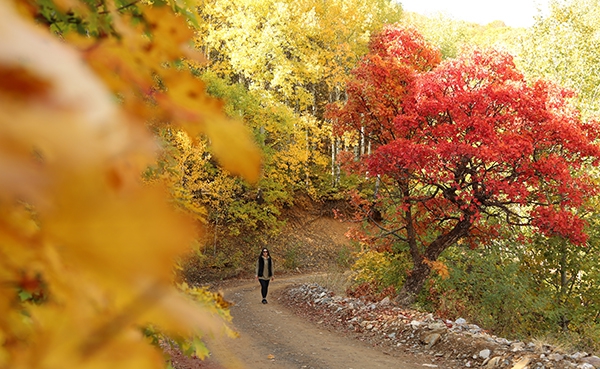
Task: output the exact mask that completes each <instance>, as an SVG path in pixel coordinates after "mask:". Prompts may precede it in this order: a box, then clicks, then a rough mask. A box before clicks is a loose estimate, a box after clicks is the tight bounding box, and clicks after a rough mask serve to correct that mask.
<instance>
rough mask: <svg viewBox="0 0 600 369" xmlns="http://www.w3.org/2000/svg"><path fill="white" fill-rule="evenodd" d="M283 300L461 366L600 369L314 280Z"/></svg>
mask: <svg viewBox="0 0 600 369" xmlns="http://www.w3.org/2000/svg"><path fill="white" fill-rule="evenodd" d="M284 299H285V300H286V302H287V303H288V304H290V305H291V306H296V307H297V308H299V310H304V311H305V310H306V309H311V316H313V317H317V318H316V319H317V320H318V323H319V324H327V325H330V326H333V327H336V328H338V329H343V330H345V331H347V332H351V333H354V334H355V336H356V338H358V339H360V340H363V341H367V342H369V343H371V344H373V345H377V346H381V347H385V348H387V349H389V350H404V351H408V352H410V353H412V354H417V355H429V356H430V357H431V358H432V360H433V362H435V358H439V360H440V362H441V361H442V360H443V362H444V363H448V362H452V363H454V364H455V365H453V366H455V367H457V368H474V367H483V368H489V369H492V368H498V369H504V368H525V367H527V368H530V369H563V368H573V369H598V368H600V358H599V357H597V356H594V355H591V354H588V353H586V352H576V353H573V354H566V353H564V352H561V351H560V350H559V348H557V347H553V346H551V345H547V344H541V343H532V342H530V343H526V342H521V341H510V340H507V339H505V338H499V337H496V336H494V335H491V334H489V333H488V332H486V331H485V330H483V329H482V328H480V327H478V326H477V325H475V324H469V323H468V322H467V321H466V320H465V319H462V318H461V319H457V320H456V321H451V320H443V319H439V318H436V317H434V316H433V315H432V314H427V313H423V312H419V311H414V310H409V309H405V308H402V307H399V306H396V305H395V304H394V303H393V301H391V300H390V299H389V298H385V299H383V300H381V301H379V302H376V303H371V302H367V301H364V300H362V299H358V298H349V297H342V296H336V295H335V294H334V293H333V292H331V291H329V290H327V289H325V288H323V287H321V286H320V285H318V284H315V283H313V284H303V285H300V286H296V287H293V288H291V289H288V290H287V291H286V292H285V294H284ZM434 366H435V365H434Z"/></svg>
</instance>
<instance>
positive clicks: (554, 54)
mask: <svg viewBox="0 0 600 369" xmlns="http://www.w3.org/2000/svg"><path fill="white" fill-rule="evenodd" d="M599 5H600V2H599V1H598V0H593V1H582V0H571V1H564V2H562V1H561V2H559V1H552V2H551V3H550V13H549V14H548V15H547V16H545V17H542V18H540V19H538V21H537V22H536V23H535V24H534V25H533V27H532V28H531V29H530V30H528V32H527V34H526V35H525V37H523V41H522V45H521V47H520V50H519V65H520V66H521V67H522V69H523V71H524V73H525V74H526V75H527V76H531V77H533V78H545V79H550V80H553V81H556V82H557V83H559V84H560V85H562V86H566V87H569V88H572V89H573V90H575V91H577V93H578V96H577V103H578V107H579V109H580V110H581V111H582V113H583V114H584V115H586V116H589V115H597V114H598V113H599V112H600V103H599V101H600V100H599V99H598V96H599V94H600V88H599V87H598V86H600V80H599V77H598V76H599V75H600V73H599V68H600V65H599V63H598V60H599V58H600V51H599V50H600V38H599V36H598V34H599V31H600V10H599V9H600V7H599Z"/></svg>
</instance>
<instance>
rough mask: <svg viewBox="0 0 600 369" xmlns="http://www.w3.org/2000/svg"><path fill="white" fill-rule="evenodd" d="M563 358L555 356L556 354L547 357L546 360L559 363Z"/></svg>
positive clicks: (558, 355) (559, 355)
mask: <svg viewBox="0 0 600 369" xmlns="http://www.w3.org/2000/svg"><path fill="white" fill-rule="evenodd" d="M564 358H565V357H564V356H563V355H561V354H556V353H554V354H550V355H548V359H549V360H552V361H561V360H563V359H564Z"/></svg>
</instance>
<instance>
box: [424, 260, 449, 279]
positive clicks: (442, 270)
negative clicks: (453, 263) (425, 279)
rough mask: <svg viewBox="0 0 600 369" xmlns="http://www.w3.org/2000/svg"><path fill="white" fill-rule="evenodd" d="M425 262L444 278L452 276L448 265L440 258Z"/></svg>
mask: <svg viewBox="0 0 600 369" xmlns="http://www.w3.org/2000/svg"><path fill="white" fill-rule="evenodd" d="M424 263H425V264H427V265H428V266H429V267H430V268H431V270H432V271H434V272H436V273H437V274H438V275H439V276H440V277H441V278H442V279H448V278H449V277H450V272H449V271H448V266H447V265H446V264H444V262H442V261H439V260H435V261H431V260H424Z"/></svg>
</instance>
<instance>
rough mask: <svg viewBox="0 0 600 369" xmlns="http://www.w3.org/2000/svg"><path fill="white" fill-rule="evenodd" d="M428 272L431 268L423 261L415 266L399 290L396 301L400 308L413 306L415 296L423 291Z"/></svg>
mask: <svg viewBox="0 0 600 369" xmlns="http://www.w3.org/2000/svg"><path fill="white" fill-rule="evenodd" d="M430 272H431V268H430V267H429V265H427V264H425V263H424V262H423V261H421V262H420V263H418V264H415V266H414V267H413V269H412V270H411V271H410V273H409V275H408V276H407V277H406V281H404V285H402V289H401V290H400V293H399V295H398V298H397V300H396V301H397V302H398V303H399V304H400V305H402V306H410V305H412V304H414V302H415V300H416V298H417V295H418V294H419V292H421V290H422V289H423V286H424V285H425V281H426V280H427V277H429V273H430Z"/></svg>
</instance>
